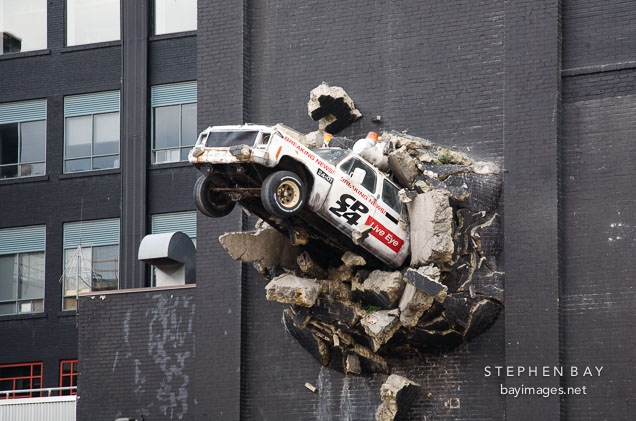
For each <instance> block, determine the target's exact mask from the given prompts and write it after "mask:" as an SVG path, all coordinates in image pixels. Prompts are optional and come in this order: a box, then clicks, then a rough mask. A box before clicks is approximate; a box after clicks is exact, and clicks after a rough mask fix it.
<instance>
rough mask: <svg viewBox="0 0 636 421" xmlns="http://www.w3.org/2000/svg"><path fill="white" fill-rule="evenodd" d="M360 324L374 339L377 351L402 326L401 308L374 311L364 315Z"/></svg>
mask: <svg viewBox="0 0 636 421" xmlns="http://www.w3.org/2000/svg"><path fill="white" fill-rule="evenodd" d="M360 324H361V325H362V327H363V328H364V331H365V332H366V333H367V335H369V336H370V337H371V340H372V341H373V346H372V348H373V352H377V351H378V349H380V347H381V346H382V345H384V344H385V343H386V342H387V341H388V340H389V339H391V337H392V336H393V334H394V333H395V332H397V330H398V329H399V328H400V310H398V309H394V310H378V311H373V312H371V313H369V314H367V315H366V316H364V317H363V318H362V320H361V321H360Z"/></svg>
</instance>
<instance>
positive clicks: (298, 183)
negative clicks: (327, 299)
mask: <svg viewBox="0 0 636 421" xmlns="http://www.w3.org/2000/svg"><path fill="white" fill-rule="evenodd" d="M302 138H303V135H302V134H301V133H298V132H296V131H295V130H293V129H290V128H288V127H285V126H283V125H282V124H277V125H275V126H261V125H252V124H248V125H243V126H214V127H208V128H207V129H206V130H204V131H203V132H201V134H200V135H199V138H198V139H197V143H196V145H195V146H194V148H193V149H192V150H191V151H190V154H189V156H188V159H189V161H190V163H192V164H193V165H195V166H196V167H197V168H198V169H199V170H200V171H201V172H202V173H203V176H201V177H200V178H199V179H198V180H197V182H196V184H195V187H194V197H195V200H196V203H197V207H198V208H199V210H200V211H201V212H202V213H203V214H205V215H207V216H210V217H221V216H225V215H227V214H229V213H230V212H231V211H232V209H233V208H234V205H235V203H236V202H239V203H240V204H241V206H242V207H243V208H244V209H246V210H247V211H248V212H251V213H254V214H256V215H258V216H259V217H261V218H262V219H263V220H265V221H267V222H268V223H269V224H270V225H272V226H274V227H275V228H277V229H279V230H280V231H282V232H286V233H288V234H289V235H290V238H291V239H292V241H293V242H295V243H305V242H306V241H307V240H308V239H309V238H315V239H318V240H321V241H323V242H325V243H327V244H329V245H335V246H337V247H339V248H341V249H345V250H347V249H351V248H355V245H358V246H360V247H362V248H363V249H365V250H366V251H368V252H369V253H370V254H371V255H373V256H374V257H376V258H377V259H379V260H380V261H381V262H383V263H384V264H386V265H389V266H392V267H398V266H401V265H402V263H404V260H405V259H406V258H407V257H408V255H409V234H408V232H409V231H408V216H407V213H406V207H404V206H402V203H401V202H400V200H399V198H398V191H399V188H398V187H397V186H396V185H395V184H394V183H393V182H392V181H391V180H389V179H388V177H387V176H385V175H384V174H383V173H382V172H380V171H379V170H378V169H377V168H375V167H374V166H373V165H371V164H370V163H369V162H367V161H366V160H364V159H363V158H361V157H360V156H359V155H357V154H355V153H353V152H351V151H349V150H345V149H337V148H328V149H309V148H307V147H305V146H303V144H302V143H301V142H300V141H299V139H302ZM352 242H353V243H354V244H355V245H354V244H351V243H352Z"/></svg>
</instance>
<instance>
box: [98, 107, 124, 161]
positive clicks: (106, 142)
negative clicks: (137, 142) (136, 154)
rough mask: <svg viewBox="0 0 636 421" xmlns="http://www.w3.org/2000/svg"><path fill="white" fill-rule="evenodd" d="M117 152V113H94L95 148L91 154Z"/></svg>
mask: <svg viewBox="0 0 636 421" xmlns="http://www.w3.org/2000/svg"><path fill="white" fill-rule="evenodd" d="M118 153H119V113H107V114H96V115H95V148H94V150H93V154H95V155H105V154H118Z"/></svg>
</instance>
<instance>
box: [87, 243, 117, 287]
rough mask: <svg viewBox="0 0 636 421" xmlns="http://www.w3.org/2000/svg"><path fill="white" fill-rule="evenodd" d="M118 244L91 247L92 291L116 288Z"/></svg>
mask: <svg viewBox="0 0 636 421" xmlns="http://www.w3.org/2000/svg"><path fill="white" fill-rule="evenodd" d="M118 274H119V246H103V247H93V291H104V290H109V289H117V287H118V284H119V276H118Z"/></svg>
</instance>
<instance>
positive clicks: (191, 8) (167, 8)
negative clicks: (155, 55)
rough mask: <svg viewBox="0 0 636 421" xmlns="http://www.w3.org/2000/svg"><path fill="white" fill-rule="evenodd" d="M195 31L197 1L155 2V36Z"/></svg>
mask: <svg viewBox="0 0 636 421" xmlns="http://www.w3.org/2000/svg"><path fill="white" fill-rule="evenodd" d="M196 29H197V0H155V34H156V35H159V34H169V33H172V32H183V31H194V30H196Z"/></svg>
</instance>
